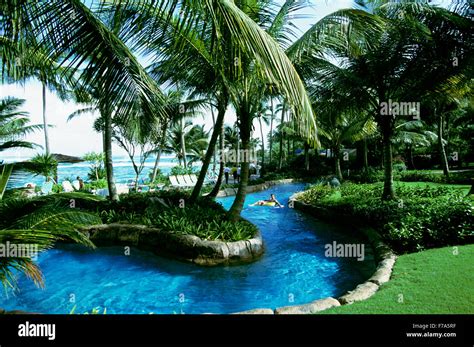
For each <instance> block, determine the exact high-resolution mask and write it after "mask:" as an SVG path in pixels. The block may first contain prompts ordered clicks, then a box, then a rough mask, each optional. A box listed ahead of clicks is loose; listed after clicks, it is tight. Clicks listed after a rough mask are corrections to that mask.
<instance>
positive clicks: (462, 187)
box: [395, 181, 471, 195]
mask: <svg viewBox="0 0 474 347" xmlns="http://www.w3.org/2000/svg"><path fill="white" fill-rule="evenodd" d="M395 185H400V186H404V187H416V188H423V187H426V186H428V187H431V188H439V187H443V188H452V189H460V190H462V191H464V194H466V195H467V194H468V193H469V190H470V189H471V186H470V185H466V184H449V183H433V182H401V181H396V182H395Z"/></svg>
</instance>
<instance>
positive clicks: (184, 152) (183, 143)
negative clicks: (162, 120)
mask: <svg viewBox="0 0 474 347" xmlns="http://www.w3.org/2000/svg"><path fill="white" fill-rule="evenodd" d="M180 122H181V137H180V142H181V155H182V156H183V165H184V167H185V168H187V167H188V160H187V158H186V140H185V138H184V136H185V134H184V125H183V119H182V118H181V120H180Z"/></svg>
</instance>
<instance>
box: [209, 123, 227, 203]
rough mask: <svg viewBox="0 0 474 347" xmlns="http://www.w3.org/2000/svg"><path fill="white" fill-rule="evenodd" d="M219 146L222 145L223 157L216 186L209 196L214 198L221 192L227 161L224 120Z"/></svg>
mask: <svg viewBox="0 0 474 347" xmlns="http://www.w3.org/2000/svg"><path fill="white" fill-rule="evenodd" d="M219 146H220V149H221V159H220V164H219V177H218V178H217V182H216V184H215V185H214V188H212V191H211V192H210V193H209V196H210V197H213V198H215V197H216V196H217V194H219V190H220V189H221V185H222V180H223V177H224V166H225V162H224V158H223V157H222V156H223V153H224V150H225V129H224V122H222V127H221V135H220V137H219Z"/></svg>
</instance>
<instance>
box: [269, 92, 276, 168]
mask: <svg viewBox="0 0 474 347" xmlns="http://www.w3.org/2000/svg"><path fill="white" fill-rule="evenodd" d="M270 104H271V108H272V118H271V119H270V165H271V164H272V150H273V118H274V116H275V115H274V113H273V98H271V100H270Z"/></svg>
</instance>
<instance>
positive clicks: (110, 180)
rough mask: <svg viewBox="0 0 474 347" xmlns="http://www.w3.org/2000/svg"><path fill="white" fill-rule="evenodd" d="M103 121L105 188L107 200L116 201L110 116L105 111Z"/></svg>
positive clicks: (117, 198) (108, 112)
mask: <svg viewBox="0 0 474 347" xmlns="http://www.w3.org/2000/svg"><path fill="white" fill-rule="evenodd" d="M103 116H104V120H105V124H104V125H105V129H104V153H105V170H106V173H107V186H108V188H109V199H110V200H112V201H118V200H119V197H118V194H117V187H116V186H115V179H114V164H113V159H112V115H111V114H110V111H109V110H107V111H106V112H104V113H103Z"/></svg>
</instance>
